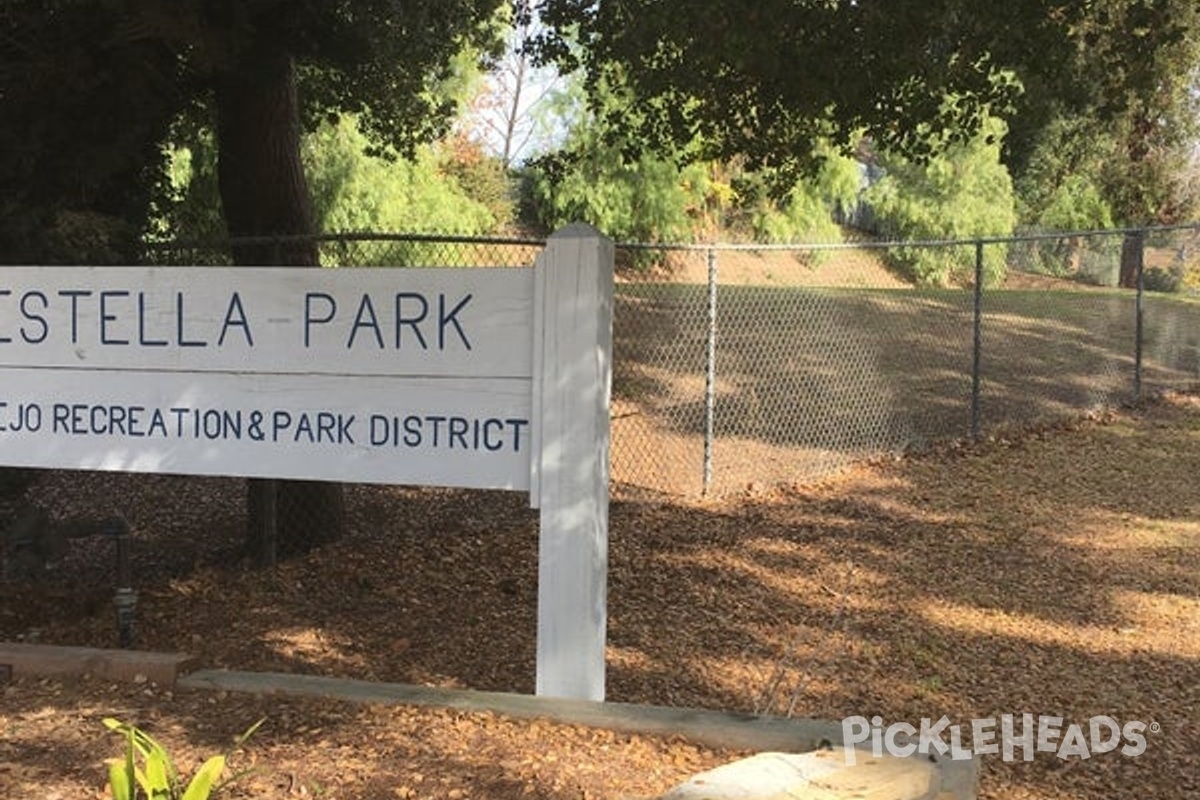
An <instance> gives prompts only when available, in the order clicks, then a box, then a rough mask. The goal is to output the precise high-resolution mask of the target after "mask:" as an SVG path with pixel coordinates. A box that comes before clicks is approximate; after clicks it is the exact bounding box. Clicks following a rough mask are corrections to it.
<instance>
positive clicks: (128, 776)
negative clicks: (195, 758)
mask: <svg viewBox="0 0 1200 800" xmlns="http://www.w3.org/2000/svg"><path fill="white" fill-rule="evenodd" d="M264 721H265V719H260V720H259V721H258V722H256V723H254V724H253V725H251V726H250V727H249V728H247V729H246V732H245V733H243V734H242V735H241V736H239V737H237V738H236V739H235V740H234V743H233V747H232V748H231V751H232V750H236V749H237V748H238V747H241V746H242V744H243V743H244V742H245V741H246V740H247V739H249V738H250V737H251V736H252V735H253V734H254V732H255V731H256V730H258V728H259V726H260V725H262V724H263V722H264ZM104 725H105V727H107V728H108V729H109V730H110V731H114V732H116V733H119V734H121V735H122V736H124V737H125V755H124V757H123V758H121V759H115V760H113V761H110V762H109V764H108V782H109V786H110V787H111V789H112V797H113V800H140V799H141V798H144V800H208V798H209V797H211V796H212V794H213V792H215V791H216V790H217V789H218V788H219V786H220V784H218V783H217V782H218V781H219V780H220V778H221V773H222V772H224V771H225V762H226V760H227V759H228V757H229V753H228V752H226V753H222V754H220V755H215V756H212V757H211V758H209V759H208V760H207V761H205V762H204V763H203V764H201V765H200V768H199V769H197V770H196V774H195V775H193V776H192V779H191V780H190V781H189V782H188V783H187V785H186V786H184V785H183V781H182V780H181V779H180V777H179V770H178V769H176V767H175V762H174V761H173V760H172V759H171V756H170V755H168V753H167V751H166V749H165V748H164V747H163V746H162V745H161V744H159V743H158V742H156V741H155V740H154V739H153V738H152V737H151V736H150V735H149V734H147V733H146V732H145V731H142V730H139V729H138V728H136V727H134V726H133V725H129V724H128V723H125V722H121V721H120V720H116V719H112V718H106V719H105V720H104ZM139 760H140V762H141V763H140V764H139ZM231 780H232V779H231Z"/></svg>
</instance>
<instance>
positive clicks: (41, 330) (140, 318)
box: [0, 289, 254, 347]
mask: <svg viewBox="0 0 1200 800" xmlns="http://www.w3.org/2000/svg"><path fill="white" fill-rule="evenodd" d="M93 297H94V299H93V300H91V301H90V302H88V300H89V298H93ZM6 298H12V300H11V301H6ZM172 299H173V302H172V303H171V305H169V306H165V307H161V308H160V307H158V305H156V303H155V301H154V298H153V297H152V296H148V295H147V294H146V293H145V292H140V291H139V292H134V291H130V290H126V289H105V290H102V291H99V292H93V291H92V290H90V289H59V290H57V291H56V292H54V293H53V294H47V293H46V292H43V291H40V290H37V289H30V290H28V291H24V292H21V293H20V294H14V291H13V290H12V289H0V344H12V343H14V342H15V341H17V337H18V336H19V340H20V341H21V342H23V343H25V344H30V345H38V344H42V343H45V342H48V341H50V340H51V339H53V338H55V337H56V336H57V338H59V339H62V338H64V337H66V338H68V339H69V340H70V343H71V344H73V345H77V344H80V343H81V340H82V339H86V338H87V336H88V335H89V333H90V334H92V335H94V336H95V339H94V340H93V341H95V342H98V343H99V344H101V345H104V346H106V347H126V346H137V347H167V346H170V345H174V346H176V347H209V346H210V344H212V340H213V337H212V335H211V334H212V333H213V331H212V330H211V327H212V326H213V325H214V323H212V322H208V320H211V319H213V317H215V315H211V314H208V313H205V314H201V315H199V316H196V315H193V317H192V318H191V319H190V324H192V325H197V324H199V325H202V326H207V327H209V330H208V331H197V330H195V329H189V328H188V325H189V316H188V307H187V300H188V297H187V295H186V294H185V293H184V292H176V293H175V295H174V298H172ZM6 302H11V304H12V309H11V312H10V311H9V310H8V309H4V308H3V305H4V304H5V303H6ZM160 302H161V303H164V304H165V302H166V300H165V298H164V300H163V301H160ZM55 306H57V308H55ZM87 311H91V312H93V313H94V316H95V323H94V324H95V328H91V329H90V330H89V329H86V328H84V327H83V325H82V324H81V323H82V321H83V320H86V319H88V315H87V314H86V313H85V312H87ZM172 316H173V317H174V318H175V319H174V322H173V324H172V323H171V322H170V317H172ZM64 317H65V319H64ZM160 317H161V318H165V322H166V325H165V327H156V326H155V324H154V323H155V321H156V319H157V318H160ZM60 319H64V322H65V325H66V330H57V329H56V324H57V325H58V326H59V327H61V326H62V324H63V323H62V322H58V323H56V322H55V321H57V320H60ZM220 319H221V322H220V328H219V330H217V331H215V334H216V336H215V343H216V345H217V346H218V347H223V346H225V345H226V343H227V341H229V340H232V339H240V340H241V341H243V342H245V345H246V346H247V347H253V346H254V332H253V330H252V329H251V325H250V317H249V315H248V314H247V313H246V308H245V305H244V303H243V302H242V297H241V295H240V294H239V293H238V292H233V293H232V294H231V295H230V296H229V302H228V304H227V305H226V306H225V311H224V315H223V316H222V317H221V318H220ZM10 320H11V321H12V322H13V323H14V325H13V327H12V328H10V329H4V328H3V325H4V323H7V322H9V321H10ZM197 320H200V322H197ZM205 333H208V334H210V335H208V336H205V335H204V334H205ZM84 343H85V344H86V343H87V342H86V341H85V342H84Z"/></svg>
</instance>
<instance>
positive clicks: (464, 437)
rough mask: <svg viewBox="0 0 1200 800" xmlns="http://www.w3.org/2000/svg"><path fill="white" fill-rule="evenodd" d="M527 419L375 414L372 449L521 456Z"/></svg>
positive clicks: (371, 422)
mask: <svg viewBox="0 0 1200 800" xmlns="http://www.w3.org/2000/svg"><path fill="white" fill-rule="evenodd" d="M528 427H529V420H527V419H513V418H501V417H483V418H481V417H462V416H453V415H443V414H424V415H422V414H408V415H406V416H399V415H385V414H372V415H371V416H370V418H369V419H368V422H367V429H368V433H369V437H368V441H369V442H370V444H371V446H373V447H408V448H417V447H424V448H430V449H444V450H475V451H479V450H484V451H489V452H497V451H499V450H510V451H512V452H514V453H519V452H521V445H522V443H523V440H522V436H524V435H525V433H526V431H527V429H528Z"/></svg>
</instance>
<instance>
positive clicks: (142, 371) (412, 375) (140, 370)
mask: <svg viewBox="0 0 1200 800" xmlns="http://www.w3.org/2000/svg"><path fill="white" fill-rule="evenodd" d="M8 369H20V370H37V371H41V372H79V373H96V372H113V373H131V374H137V375H154V374H161V375H245V376H247V377H259V376H263V377H265V376H272V377H294V378H303V377H321V378H403V379H405V380H421V381H443V380H444V381H527V380H531V379H532V376H530V375H472V374H468V373H461V374H460V373H437V372H430V373H425V372H420V373H417V372H399V373H397V372H313V371H311V370H308V371H303V372H301V371H286V370H279V371H266V370H242V369H205V368H197V369H163V368H154V367H68V366H61V365H54V366H47V365H44V364H38V365H31V364H0V372H3V371H4V370H8Z"/></svg>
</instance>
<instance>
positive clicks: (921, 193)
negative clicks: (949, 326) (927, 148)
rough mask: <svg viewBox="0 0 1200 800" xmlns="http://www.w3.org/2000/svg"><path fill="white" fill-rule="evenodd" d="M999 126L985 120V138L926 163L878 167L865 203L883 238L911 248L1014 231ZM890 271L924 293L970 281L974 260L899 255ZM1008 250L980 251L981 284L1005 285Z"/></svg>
mask: <svg viewBox="0 0 1200 800" xmlns="http://www.w3.org/2000/svg"><path fill="white" fill-rule="evenodd" d="M1003 134H1004V125H1003V123H1001V122H1000V121H999V120H996V119H989V120H988V121H987V123H986V125H985V128H984V131H983V133H981V135H979V136H976V137H975V138H973V139H971V140H970V141H968V142H965V143H962V144H957V145H954V146H953V147H951V148H950V149H949V150H948V151H947V152H946V153H945V154H944V155H942V156H939V157H937V158H934V159H931V160H930V161H928V162H926V163H918V162H913V161H910V160H907V159H904V158H901V157H892V158H885V159H883V162H884V165H885V167H886V169H887V175H886V177H885V178H884V179H883V180H882V181H880V182H879V183H877V184H876V185H875V186H874V187H872V188H871V189H870V190H869V191H868V193H867V198H868V200H869V202H870V203H871V206H872V208H873V210H874V212H875V215H876V217H877V218H878V220H879V222H880V226H881V229H882V232H883V233H884V234H885V235H887V236H888V237H889V238H894V239H899V240H914V241H939V240H949V239H972V238H975V237H1003V236H1010V235H1011V234H1012V232H1013V229H1014V227H1015V225H1016V212H1015V210H1014V201H1013V188H1012V180H1011V179H1010V178H1009V175H1008V171H1007V170H1006V169H1005V168H1004V166H1003V165H1002V164H1001V163H1000V141H1001V139H1002V138H1003ZM891 254H892V257H893V259H894V264H895V266H896V268H897V269H898V270H899V271H900V272H901V273H902V274H904V275H905V276H906V277H907V278H909V279H910V280H913V281H915V282H916V283H918V284H922V285H932V286H945V285H949V284H966V283H971V282H972V281H973V280H974V273H975V255H974V252H973V250H971V249H969V248H962V247H936V248H935V247H918V248H908V247H900V248H895V249H894V250H892V251H891ZM1005 258H1006V250H1005V248H1003V247H1001V246H995V245H994V246H989V247H987V248H985V259H984V280H985V281H986V282H987V283H989V284H991V283H996V282H999V281H1001V280H1003V277H1004V272H1005Z"/></svg>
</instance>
